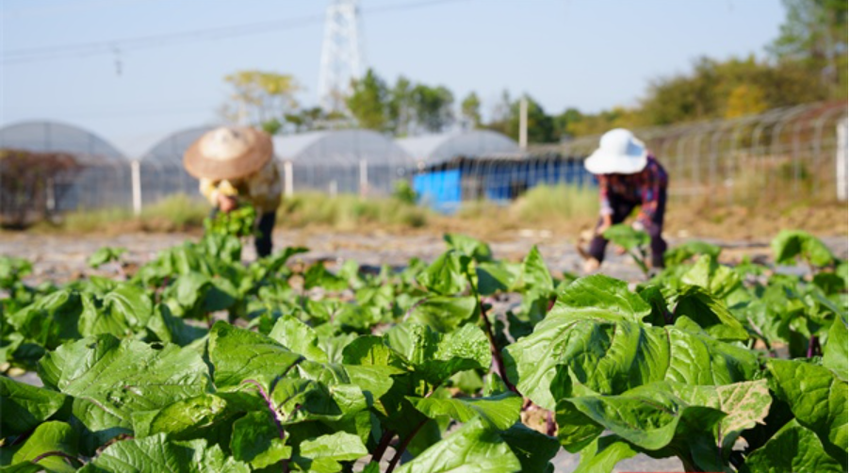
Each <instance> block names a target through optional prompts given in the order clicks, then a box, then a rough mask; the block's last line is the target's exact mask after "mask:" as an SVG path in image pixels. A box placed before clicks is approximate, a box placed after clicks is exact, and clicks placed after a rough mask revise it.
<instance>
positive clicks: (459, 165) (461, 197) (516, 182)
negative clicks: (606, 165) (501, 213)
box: [413, 155, 596, 213]
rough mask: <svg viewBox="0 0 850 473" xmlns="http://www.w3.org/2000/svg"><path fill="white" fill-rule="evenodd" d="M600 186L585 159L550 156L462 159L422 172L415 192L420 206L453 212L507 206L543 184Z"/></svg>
mask: <svg viewBox="0 0 850 473" xmlns="http://www.w3.org/2000/svg"><path fill="white" fill-rule="evenodd" d="M563 184H569V185H576V186H579V187H583V186H596V179H595V178H594V176H593V175H592V174H590V173H589V172H587V171H586V170H585V169H584V166H583V163H582V159H579V158H572V157H562V156H558V155H548V156H529V155H518V156H510V157H506V156H502V157H476V158H468V157H459V158H456V159H453V160H451V161H448V162H445V163H442V164H438V165H433V166H429V167H426V168H424V169H420V170H419V171H418V172H417V173H416V174H415V175H414V176H413V189H414V190H415V191H416V193H417V195H418V196H419V199H420V203H422V204H423V205H428V206H429V207H431V208H433V209H434V210H437V211H440V212H445V213H453V212H455V211H456V210H457V209H458V208H459V206H460V204H461V203H462V202H464V201H475V200H483V199H486V200H489V201H494V202H499V203H507V202H510V201H511V200H513V199H516V198H517V197H519V196H520V195H522V194H523V193H524V192H525V191H527V190H528V189H531V188H532V187H535V186H539V185H551V186H554V185H563Z"/></svg>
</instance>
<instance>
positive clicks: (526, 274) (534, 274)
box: [514, 245, 555, 292]
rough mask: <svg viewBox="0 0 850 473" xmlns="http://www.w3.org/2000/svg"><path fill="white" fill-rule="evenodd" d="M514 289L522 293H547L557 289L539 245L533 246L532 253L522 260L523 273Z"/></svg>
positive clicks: (515, 283)
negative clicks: (538, 247)
mask: <svg viewBox="0 0 850 473" xmlns="http://www.w3.org/2000/svg"><path fill="white" fill-rule="evenodd" d="M514 287H515V288H516V289H517V290H518V291H520V292H526V291H531V290H538V291H543V292H546V291H553V290H554V289H555V283H554V281H553V280H552V274H551V273H550V272H549V268H547V267H546V262H545V261H543V256H541V255H540V250H538V249H537V245H534V246H532V247H531V251H530V252H529V253H528V255H526V257H525V259H523V260H522V272H521V273H520V275H519V278H518V279H517V280H516V281H515V282H514Z"/></svg>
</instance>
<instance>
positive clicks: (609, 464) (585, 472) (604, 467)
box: [574, 435, 639, 473]
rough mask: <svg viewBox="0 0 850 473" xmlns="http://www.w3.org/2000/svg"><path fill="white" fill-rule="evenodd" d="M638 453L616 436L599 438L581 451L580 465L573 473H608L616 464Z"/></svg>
mask: <svg viewBox="0 0 850 473" xmlns="http://www.w3.org/2000/svg"><path fill="white" fill-rule="evenodd" d="M638 453H639V452H638V451H637V450H635V448H634V447H633V446H632V445H630V444H629V443H628V442H624V441H623V440H621V439H620V438H619V437H617V436H616V435H608V436H605V437H601V438H599V439H596V440H594V441H593V442H591V443H590V444H589V445H588V446H587V447H585V448H583V449H582V450H581V463H579V465H578V468H576V470H575V472H574V473H597V472H601V471H607V472H610V471H613V470H614V467H615V466H617V463H619V462H621V461H622V460H625V459H628V458H632V457H633V456H635V455H637V454H638Z"/></svg>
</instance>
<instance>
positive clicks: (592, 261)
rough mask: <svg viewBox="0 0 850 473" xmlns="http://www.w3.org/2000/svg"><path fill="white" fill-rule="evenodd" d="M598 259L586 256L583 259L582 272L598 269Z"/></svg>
mask: <svg viewBox="0 0 850 473" xmlns="http://www.w3.org/2000/svg"><path fill="white" fill-rule="evenodd" d="M599 264H600V263H599V260H598V259H596V258H588V259H586V260H584V273H585V274H590V273H592V272H594V271H596V270H597V269H599Z"/></svg>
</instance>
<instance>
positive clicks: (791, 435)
mask: <svg viewBox="0 0 850 473" xmlns="http://www.w3.org/2000/svg"><path fill="white" fill-rule="evenodd" d="M738 471H740V472H741V473H787V472H789V471H800V472H803V471H811V472H817V473H829V472H835V473H839V472H843V471H847V469H846V466H842V464H841V463H839V462H838V461H837V460H835V459H834V458H832V457H830V456H829V455H828V454H827V453H826V452H825V451H824V448H823V444H822V443H821V441H820V439H818V436H817V435H815V433H814V432H812V431H811V430H809V429H807V428H805V427H803V426H802V425H800V424H799V423H798V422H797V421H795V420H792V421H791V422H789V423H788V424H786V425H785V426H784V427H782V429H780V430H779V432H777V433H776V435H774V436H773V437H771V439H770V440H768V441H767V443H766V444H765V445H764V446H762V447H761V448H759V449H757V450H755V451H753V452H752V453H750V454H749V455H747V461H746V463H744V465H743V466H742V467H741V469H740V470H738Z"/></svg>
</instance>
